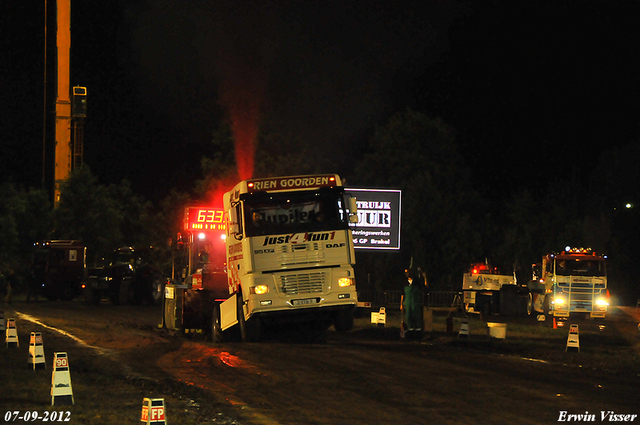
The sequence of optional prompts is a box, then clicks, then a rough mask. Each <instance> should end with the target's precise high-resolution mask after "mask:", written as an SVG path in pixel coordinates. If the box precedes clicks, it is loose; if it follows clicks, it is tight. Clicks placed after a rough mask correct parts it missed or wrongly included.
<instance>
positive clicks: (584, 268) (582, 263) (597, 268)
mask: <svg viewBox="0 0 640 425" xmlns="http://www.w3.org/2000/svg"><path fill="white" fill-rule="evenodd" d="M556 274H558V275H561V276H604V275H605V264H604V261H599V260H577V259H571V260H563V259H558V260H557V263H556Z"/></svg>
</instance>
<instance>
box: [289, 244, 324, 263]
mask: <svg viewBox="0 0 640 425" xmlns="http://www.w3.org/2000/svg"><path fill="white" fill-rule="evenodd" d="M277 252H278V254H279V255H278V261H280V264H282V265H283V266H295V265H304V264H318V263H323V262H324V257H325V256H324V251H323V250H322V246H321V245H320V244H319V243H315V242H314V243H305V244H297V245H282V246H280V247H278V251H277Z"/></svg>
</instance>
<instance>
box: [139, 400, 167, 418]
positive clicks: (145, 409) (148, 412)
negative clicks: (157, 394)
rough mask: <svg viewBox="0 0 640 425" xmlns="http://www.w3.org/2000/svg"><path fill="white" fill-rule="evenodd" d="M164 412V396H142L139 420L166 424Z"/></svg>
mask: <svg viewBox="0 0 640 425" xmlns="http://www.w3.org/2000/svg"><path fill="white" fill-rule="evenodd" d="M165 413H166V411H165V409H164V398H144V399H143V400H142V416H141V417H140V421H141V422H142V423H143V424H153V425H166V424H167V419H166V415H165Z"/></svg>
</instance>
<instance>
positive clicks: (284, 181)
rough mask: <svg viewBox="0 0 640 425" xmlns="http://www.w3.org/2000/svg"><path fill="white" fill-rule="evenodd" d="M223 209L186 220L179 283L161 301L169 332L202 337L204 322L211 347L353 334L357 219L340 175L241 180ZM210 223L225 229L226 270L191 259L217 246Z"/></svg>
mask: <svg viewBox="0 0 640 425" xmlns="http://www.w3.org/2000/svg"><path fill="white" fill-rule="evenodd" d="M222 201H223V202H222V204H223V208H222V210H221V211H218V212H213V210H212V212H211V213H209V214H207V213H201V214H198V212H197V211H195V210H193V211H187V212H186V214H188V218H186V219H185V223H186V224H185V225H186V226H188V227H190V230H189V235H188V236H187V238H186V239H187V244H188V245H189V247H188V248H187V250H186V251H190V252H191V253H190V254H188V255H187V256H186V257H187V258H188V261H187V266H186V267H185V268H184V270H186V271H185V273H183V275H182V280H181V279H180V278H179V279H177V280H176V282H175V284H174V285H169V286H168V287H167V289H166V291H165V298H166V301H165V323H166V324H167V327H169V328H173V329H180V328H183V329H189V328H190V327H200V328H206V324H205V323H204V322H205V321H207V320H210V322H209V323H210V326H209V327H208V328H209V330H210V332H211V335H212V339H213V341H214V342H222V341H223V340H226V339H228V338H230V337H232V336H233V334H236V335H239V336H240V337H241V339H242V340H244V341H258V340H260V339H261V338H262V336H263V335H264V333H265V331H266V330H268V329H270V328H271V329H273V328H278V327H280V326H283V325H287V326H288V325H292V326H294V327H297V328H299V329H301V330H303V332H304V333H305V334H307V335H314V334H317V335H322V334H323V333H324V332H325V331H326V329H327V328H328V327H329V326H331V325H333V326H334V327H335V329H336V330H337V331H340V332H343V331H348V330H350V329H351V328H352V327H353V314H354V310H355V307H356V305H357V301H358V300H357V293H356V286H355V275H354V269H353V266H354V264H355V253H354V246H353V237H352V233H351V229H350V227H349V223H351V222H357V211H356V202H355V198H352V197H350V196H348V195H346V194H345V192H344V188H343V185H342V181H341V179H340V177H339V176H338V175H335V174H320V175H307V176H292V177H273V178H263V179H251V180H244V181H242V182H239V183H238V184H237V185H236V186H235V187H234V188H233V189H232V190H230V191H228V192H227V193H225V194H224V197H223V200H222ZM216 211H217V210H216ZM198 217H199V219H201V223H200V225H198V223H195V221H197V219H198ZM209 219H210V220H209ZM216 220H219V221H220V224H221V226H220V228H224V233H223V234H222V235H220V236H222V240H223V241H224V254H225V260H224V264H220V261H218V264H217V265H212V264H211V260H210V257H211V254H210V253H206V250H205V251H204V252H205V254H206V255H205V258H206V260H207V261H208V263H205V262H204V261H198V256H197V255H196V251H199V250H200V248H198V246H199V245H202V242H201V241H202V240H207V239H212V240H213V239H217V237H216V236H215V235H216V233H215V232H219V230H217V229H218V227H217V226H213V229H212V230H211V229H209V226H210V225H213V224H215V223H214V221H216ZM192 223H193V224H192ZM217 243H219V242H216V244H217ZM213 248H215V244H213V243H212V244H210V245H209V250H210V251H211V252H212V253H213V254H214V257H215V252H218V250H216V249H213ZM201 258H202V257H201ZM197 263H200V264H197ZM207 264H209V266H208V267H207ZM207 268H208V269H209V270H207Z"/></svg>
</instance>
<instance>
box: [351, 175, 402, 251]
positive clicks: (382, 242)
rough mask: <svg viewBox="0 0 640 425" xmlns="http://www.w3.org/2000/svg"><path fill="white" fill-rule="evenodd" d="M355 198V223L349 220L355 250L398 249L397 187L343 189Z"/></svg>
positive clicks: (399, 207)
mask: <svg viewBox="0 0 640 425" xmlns="http://www.w3.org/2000/svg"><path fill="white" fill-rule="evenodd" d="M345 192H346V193H348V194H349V195H351V196H354V197H355V198H356V201H357V202H356V203H357V205H358V222H357V223H351V231H352V233H353V245H354V247H355V248H356V249H379V250H398V249H400V215H401V214H400V212H401V197H402V196H401V195H402V192H401V191H400V190H387V189H347V188H346V189H345Z"/></svg>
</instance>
